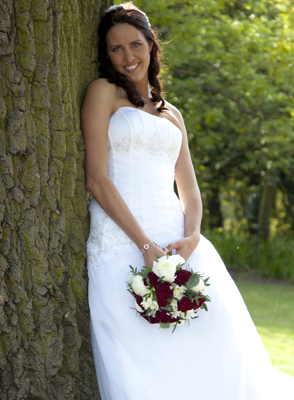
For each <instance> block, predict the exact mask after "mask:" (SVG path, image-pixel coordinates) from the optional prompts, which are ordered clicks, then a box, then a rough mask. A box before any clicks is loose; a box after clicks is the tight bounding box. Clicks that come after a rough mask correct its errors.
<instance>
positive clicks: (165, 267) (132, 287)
mask: <svg viewBox="0 0 294 400" xmlns="http://www.w3.org/2000/svg"><path fill="white" fill-rule="evenodd" d="M184 262H185V260H184V259H183V258H182V257H181V256H180V255H178V254H176V255H170V256H168V255H167V256H163V257H160V258H158V260H157V262H154V263H153V269H150V268H148V267H143V268H142V270H141V271H139V272H138V271H137V269H134V268H133V267H132V266H130V268H131V272H130V273H129V275H128V291H129V292H130V293H131V294H132V295H133V296H134V297H135V307H136V309H137V311H138V313H139V314H140V315H141V316H142V317H143V318H145V319H146V320H147V321H148V322H150V324H160V326H161V327H162V328H169V327H170V325H174V330H175V328H176V327H177V325H181V324H183V323H184V322H185V321H190V320H191V319H195V318H197V316H196V314H197V312H198V310H199V309H200V308H204V309H205V310H206V311H207V306H206V302H208V301H210V298H209V296H207V288H208V286H209V284H208V283H207V281H208V279H209V278H207V279H203V278H202V276H201V275H199V274H197V273H195V272H193V271H192V270H186V269H182V267H181V264H183V263H184Z"/></svg>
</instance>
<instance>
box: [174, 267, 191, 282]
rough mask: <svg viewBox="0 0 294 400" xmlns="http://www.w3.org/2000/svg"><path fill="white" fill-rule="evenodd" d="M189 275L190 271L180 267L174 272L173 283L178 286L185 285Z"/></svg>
mask: <svg viewBox="0 0 294 400" xmlns="http://www.w3.org/2000/svg"><path fill="white" fill-rule="evenodd" d="M191 275H192V273H191V272H190V271H187V270H186V269H180V270H179V271H177V272H176V279H175V283H176V284H177V285H178V286H182V285H185V283H187V282H188V280H189V279H190V276H191Z"/></svg>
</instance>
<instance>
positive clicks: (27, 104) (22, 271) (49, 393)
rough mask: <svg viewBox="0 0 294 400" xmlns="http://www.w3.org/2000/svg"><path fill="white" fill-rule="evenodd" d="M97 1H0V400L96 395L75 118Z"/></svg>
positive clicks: (89, 69) (93, 44)
mask: <svg viewBox="0 0 294 400" xmlns="http://www.w3.org/2000/svg"><path fill="white" fill-rule="evenodd" d="M109 3H110V1H102V0H96V1H92V0H14V1H13V0H1V4H0V45H1V47H0V56H1V59H0V68H1V75H0V171H1V176H0V229H1V230H0V241H1V242H0V279H1V282H0V335H1V336H0V399H1V400H6V399H7V400H8V399H9V400H14V399H18V400H22V399H30V400H34V399H46V400H49V399H50V400H51V399H62V400H67V399H71V400H72V399H73V398H74V399H81V400H86V399H87V400H88V399H99V392H98V388H97V382H96V377H95V370H94V364H93V359H92V351H91V343H90V335H89V311H88V305H87V272H86V263H85V260H86V250H85V249H86V238H87V235H88V228H89V227H88V212H87V190H86V188H85V184H84V147H83V140H82V134H81V130H80V122H79V110H80V105H81V102H82V98H83V94H84V91H85V88H86V86H87V85H88V83H89V82H90V81H92V80H93V79H95V78H97V76H98V74H97V27H98V22H99V15H100V14H101V12H102V11H103V10H104V9H105V8H106V7H108V6H109Z"/></svg>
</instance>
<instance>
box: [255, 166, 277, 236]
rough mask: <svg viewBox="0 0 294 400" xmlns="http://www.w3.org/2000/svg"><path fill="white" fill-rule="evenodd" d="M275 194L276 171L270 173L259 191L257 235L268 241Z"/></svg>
mask: <svg viewBox="0 0 294 400" xmlns="http://www.w3.org/2000/svg"><path fill="white" fill-rule="evenodd" d="M276 192H277V171H276V170H273V171H271V172H270V173H269V174H268V176H267V179H266V181H265V182H264V185H263V187H262V190H261V197H260V203H259V210H258V234H259V236H260V237H261V238H262V239H268V237H269V234H270V218H271V214H272V209H273V207H274V204H275V197H276Z"/></svg>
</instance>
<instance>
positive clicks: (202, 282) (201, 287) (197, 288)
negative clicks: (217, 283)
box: [191, 279, 204, 293]
mask: <svg viewBox="0 0 294 400" xmlns="http://www.w3.org/2000/svg"><path fill="white" fill-rule="evenodd" d="M203 288H204V281H203V280H202V279H200V280H199V283H198V285H196V286H193V287H192V288H191V290H193V292H196V293H198V292H201V290H202V289H203Z"/></svg>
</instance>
